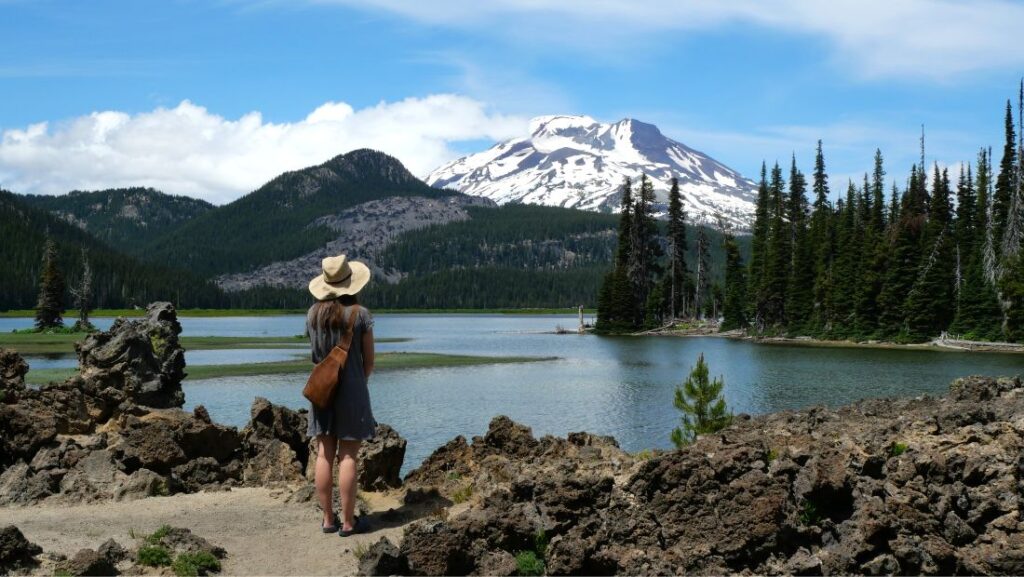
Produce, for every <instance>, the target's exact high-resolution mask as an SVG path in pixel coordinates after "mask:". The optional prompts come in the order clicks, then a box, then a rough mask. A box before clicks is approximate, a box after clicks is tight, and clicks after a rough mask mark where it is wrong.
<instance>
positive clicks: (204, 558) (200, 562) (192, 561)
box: [171, 551, 220, 577]
mask: <svg viewBox="0 0 1024 577" xmlns="http://www.w3.org/2000/svg"><path fill="white" fill-rule="evenodd" d="M171 569H173V570H174V574H175V575H178V577H198V576H199V575H209V574H210V572H211V571H220V561H219V560H218V559H217V558H216V557H214V556H213V555H212V554H210V553H209V552H207V551H200V552H199V553H181V554H180V555H178V557H177V558H176V559H175V560H174V563H173V564H172V565H171Z"/></svg>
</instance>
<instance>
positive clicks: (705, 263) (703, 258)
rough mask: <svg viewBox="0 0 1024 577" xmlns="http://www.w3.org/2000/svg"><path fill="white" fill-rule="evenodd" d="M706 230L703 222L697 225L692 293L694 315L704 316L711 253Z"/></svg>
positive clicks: (709, 282) (709, 281)
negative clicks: (693, 288)
mask: <svg viewBox="0 0 1024 577" xmlns="http://www.w3.org/2000/svg"><path fill="white" fill-rule="evenodd" d="M710 249H711V247H710V245H709V244H708V235H707V231H706V230H704V223H703V222H701V223H699V224H698V225H697V263H696V266H697V270H696V275H697V278H696V282H695V283H694V284H695V285H696V287H695V290H694V295H693V308H694V311H693V312H694V316H696V317H697V318H701V319H702V318H704V313H705V305H706V304H707V298H708V286H709V285H710V284H711V253H710Z"/></svg>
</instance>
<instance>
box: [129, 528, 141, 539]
mask: <svg viewBox="0 0 1024 577" xmlns="http://www.w3.org/2000/svg"><path fill="white" fill-rule="evenodd" d="M128 536H129V537H131V538H132V539H138V538H139V537H138V535H136V533H135V527H128Z"/></svg>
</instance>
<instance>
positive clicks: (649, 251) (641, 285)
mask: <svg viewBox="0 0 1024 577" xmlns="http://www.w3.org/2000/svg"><path fill="white" fill-rule="evenodd" d="M654 200H655V198H654V183H653V182H651V180H650V179H649V178H647V175H646V174H645V175H643V176H642V177H641V179H640V192H639V194H638V195H637V198H636V199H635V200H634V201H633V218H632V223H631V229H632V241H631V243H630V249H629V264H628V267H627V272H628V275H629V280H630V282H631V284H632V285H633V297H634V302H635V303H637V305H638V306H637V307H636V310H637V313H638V316H637V317H636V321H635V323H634V324H635V326H640V325H641V324H643V321H644V319H643V316H642V315H641V313H643V312H644V311H645V308H643V309H642V308H641V306H644V307H646V304H647V302H648V299H649V297H650V294H651V289H652V288H653V286H654V278H655V277H656V276H657V273H658V272H659V271H658V266H657V259H658V257H659V256H660V254H661V245H660V243H658V237H657V235H658V225H657V223H656V222H655V220H654Z"/></svg>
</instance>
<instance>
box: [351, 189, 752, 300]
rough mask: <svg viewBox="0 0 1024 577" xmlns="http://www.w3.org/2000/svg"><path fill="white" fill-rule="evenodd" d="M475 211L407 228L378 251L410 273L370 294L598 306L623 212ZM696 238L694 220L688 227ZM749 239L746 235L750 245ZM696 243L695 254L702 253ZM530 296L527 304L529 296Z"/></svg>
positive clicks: (517, 207) (714, 260)
mask: <svg viewBox="0 0 1024 577" xmlns="http://www.w3.org/2000/svg"><path fill="white" fill-rule="evenodd" d="M469 213H470V216H471V218H470V219H469V220H464V221H460V222H453V223H449V224H445V225H441V226H433V227H429V228H425V229H421V230H416V231H412V232H409V233H406V234H404V235H402V236H400V237H399V238H398V239H396V240H395V241H394V242H393V243H392V244H390V245H389V246H388V248H387V249H385V250H384V251H383V252H382V253H381V254H380V255H379V256H378V259H377V262H378V264H379V265H381V266H383V267H388V268H390V267H393V268H395V269H398V270H401V271H403V273H404V274H406V275H407V276H406V278H404V279H403V280H402V281H401V282H399V283H397V284H384V283H374V284H373V285H372V286H371V287H370V288H369V289H368V292H367V298H369V299H371V300H372V301H373V303H374V304H375V305H376V306H384V307H389V308H393V307H396V308H406V307H409V308H435V307H441V308H443V307H456V308H505V307H521V306H540V307H572V306H576V305H580V304H583V305H586V306H594V305H595V304H596V303H597V291H598V289H599V288H600V285H601V280H602V279H603V278H604V276H605V275H606V274H607V273H608V271H609V270H610V268H611V266H612V262H613V256H614V253H615V247H616V245H617V238H618V237H617V230H616V229H617V227H618V217H617V216H612V215H606V214H599V213H593V212H587V211H580V210H573V209H566V208H557V207H547V206H537V205H524V204H506V205H504V206H502V207H500V208H484V207H473V208H470V209H469ZM688 229H689V236H690V238H696V236H697V235H696V231H695V229H694V227H688ZM706 232H707V233H708V236H709V245H710V246H709V248H710V253H711V254H710V264H711V269H712V271H711V272H712V277H713V278H714V279H715V280H716V281H718V282H721V280H722V278H723V267H724V262H725V257H724V249H723V239H722V235H721V233H720V232H718V231H716V230H713V229H706ZM748 246H749V245H748V243H746V242H744V243H743V248H744V250H746V248H747V247H748ZM695 251H696V245H695V243H690V246H689V253H690V254H689V255H688V257H687V260H688V262H695V261H696V254H695ZM527 303H528V304H527Z"/></svg>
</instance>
